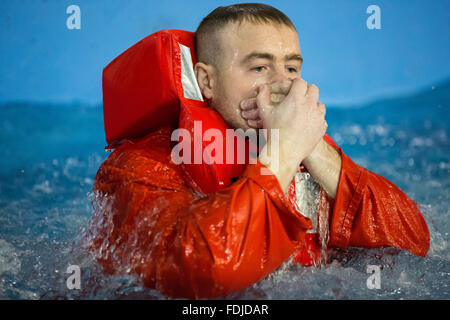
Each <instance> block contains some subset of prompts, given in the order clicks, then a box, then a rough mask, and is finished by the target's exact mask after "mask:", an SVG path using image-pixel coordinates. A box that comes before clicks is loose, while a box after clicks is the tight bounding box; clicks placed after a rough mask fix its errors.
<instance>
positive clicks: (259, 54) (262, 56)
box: [242, 52, 303, 64]
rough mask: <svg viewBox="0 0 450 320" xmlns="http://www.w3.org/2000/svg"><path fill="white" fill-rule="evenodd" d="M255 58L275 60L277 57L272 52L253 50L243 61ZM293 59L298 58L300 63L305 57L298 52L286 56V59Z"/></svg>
mask: <svg viewBox="0 0 450 320" xmlns="http://www.w3.org/2000/svg"><path fill="white" fill-rule="evenodd" d="M253 59H268V60H275V57H274V56H273V54H271V53H266V52H252V53H250V54H248V55H246V56H245V58H244V59H243V60H242V63H244V64H245V63H248V62H250V61H251V60H253ZM291 60H297V61H300V63H302V62H303V57H302V56H301V55H300V54H298V53H293V54H288V55H286V56H285V57H284V61H291Z"/></svg>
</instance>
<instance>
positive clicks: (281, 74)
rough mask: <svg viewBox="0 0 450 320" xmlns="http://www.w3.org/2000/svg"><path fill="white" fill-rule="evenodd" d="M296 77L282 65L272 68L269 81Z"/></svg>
mask: <svg viewBox="0 0 450 320" xmlns="http://www.w3.org/2000/svg"><path fill="white" fill-rule="evenodd" d="M296 78H298V75H297V74H293V73H292V72H289V71H288V70H287V69H286V68H285V67H284V66H283V67H280V68H277V69H275V70H274V72H273V74H272V77H271V79H270V82H271V83H274V82H283V81H286V80H291V81H292V80H294V79H296Z"/></svg>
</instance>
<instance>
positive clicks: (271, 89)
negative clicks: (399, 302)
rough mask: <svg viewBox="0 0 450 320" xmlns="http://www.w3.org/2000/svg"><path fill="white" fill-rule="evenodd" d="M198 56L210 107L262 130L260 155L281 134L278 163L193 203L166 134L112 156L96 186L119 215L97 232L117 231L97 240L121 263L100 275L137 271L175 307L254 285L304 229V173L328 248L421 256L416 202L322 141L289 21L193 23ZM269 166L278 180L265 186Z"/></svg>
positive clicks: (256, 168) (232, 11) (255, 18)
mask: <svg viewBox="0 0 450 320" xmlns="http://www.w3.org/2000/svg"><path fill="white" fill-rule="evenodd" d="M196 53H197V58H198V62H197V64H196V65H195V68H194V69H195V75H196V77H197V82H198V85H199V87H200V90H201V93H202V94H203V96H204V98H205V99H206V100H207V101H208V103H209V105H210V107H211V108H213V109H215V110H216V111H217V112H218V113H219V114H220V115H221V116H222V117H223V119H224V120H225V121H226V122H227V124H228V125H229V126H230V127H232V128H241V129H248V128H264V129H268V130H269V135H268V140H267V144H266V146H265V147H264V148H269V146H270V145H271V143H272V141H271V134H270V132H271V130H273V129H276V130H278V132H279V153H278V154H270V153H268V152H261V155H260V156H259V158H258V160H259V161H258V162H257V163H256V164H249V165H248V166H247V167H246V169H245V171H244V173H243V174H242V176H241V177H240V179H239V180H237V181H236V182H234V183H233V184H232V185H231V186H230V187H228V188H225V189H223V190H220V191H217V192H215V193H213V194H210V195H207V196H205V197H201V198H199V197H198V196H196V195H195V194H193V192H192V191H191V190H190V189H189V188H188V187H187V186H186V183H185V182H184V176H183V172H182V170H181V169H180V166H177V165H175V164H174V163H172V162H171V161H170V152H171V141H170V133H171V132H170V130H168V129H164V128H162V129H160V130H156V131H154V132H152V133H150V134H149V135H148V136H147V137H146V138H145V139H143V140H139V142H136V143H130V144H127V145H126V146H123V147H121V148H120V149H118V150H116V151H115V152H113V153H112V154H111V155H110V156H109V157H108V159H107V160H106V161H105V163H104V164H103V165H102V166H101V168H100V169H99V172H98V174H97V177H96V181H95V185H94V188H95V189H96V190H98V191H101V192H103V194H105V193H106V194H110V195H111V194H112V195H113V196H114V202H113V205H114V206H115V208H116V210H117V212H119V213H118V214H116V215H114V216H112V217H106V218H103V219H104V220H102V221H101V223H102V224H103V225H108V224H109V225H111V224H112V225H113V226H114V228H112V229H111V228H110V229H108V228H107V227H105V228H104V229H103V233H104V234H103V236H105V237H107V239H108V242H107V243H106V247H101V246H100V245H98V247H97V248H96V249H97V250H104V251H105V250H110V249H111V248H113V249H114V252H111V254H110V256H113V255H115V256H116V257H118V258H117V259H116V260H114V261H115V262H114V263H116V264H115V265H114V263H113V262H107V261H106V260H108V259H110V257H107V258H104V260H103V262H104V265H107V269H109V270H110V271H112V272H113V271H117V270H126V269H129V270H133V271H134V272H136V273H138V274H139V275H140V276H141V277H142V278H143V280H144V283H145V284H146V285H147V286H149V287H153V288H156V289H158V290H161V292H163V293H164V294H166V295H168V296H171V297H188V298H199V297H217V296H223V295H226V294H229V293H231V292H234V291H237V290H240V289H243V288H245V287H247V286H249V285H251V284H253V283H255V282H256V281H258V280H260V279H261V278H262V277H264V276H266V275H267V274H269V273H270V272H272V271H273V270H275V269H276V268H277V267H278V266H279V265H280V264H281V263H283V262H284V261H286V260H287V258H289V257H290V256H291V255H292V254H293V253H294V252H295V251H296V250H297V249H298V248H299V243H300V242H302V241H303V240H304V234H305V232H306V230H307V229H310V228H311V221H310V220H309V219H307V218H305V217H304V216H303V215H301V214H299V213H298V212H296V211H295V209H294V207H293V205H292V203H290V202H289V201H288V200H287V199H286V197H285V194H286V193H288V192H289V188H290V186H291V185H292V183H293V181H296V179H297V178H296V177H297V174H298V172H299V167H300V166H303V167H305V168H306V170H307V171H308V172H309V174H310V175H311V176H312V177H313V178H314V179H315V180H316V181H317V182H318V184H319V185H320V187H321V188H322V189H323V190H325V192H326V194H327V201H328V204H330V207H329V208H330V210H329V212H327V213H326V214H325V215H324V216H322V217H321V219H322V220H321V221H322V223H321V228H322V229H323V228H325V229H326V230H325V231H326V233H327V236H326V238H325V240H326V243H325V244H326V245H327V246H329V247H332V246H334V247H343V248H346V247H347V246H349V245H351V246H362V247H369V248H373V247H380V246H396V247H399V248H402V249H406V250H409V251H411V252H412V253H414V254H417V255H421V256H424V255H425V254H426V252H427V250H428V246H429V233H428V229H427V226H426V223H425V221H424V219H423V217H422V215H421V213H420V211H419V210H418V208H417V206H416V204H415V203H414V201H412V200H410V199H409V198H408V197H407V196H406V195H405V194H404V193H403V192H402V191H401V190H400V189H398V188H397V187H396V186H395V185H394V184H393V183H391V182H390V181H388V180H386V179H385V178H383V177H381V176H379V175H377V174H375V173H372V172H370V171H368V170H367V169H365V168H363V167H361V166H359V165H357V164H355V163H354V162H353V161H352V160H351V159H350V158H349V157H348V156H346V155H345V154H344V153H343V152H342V150H341V149H340V148H338V147H337V146H333V144H332V143H329V141H325V139H324V135H325V132H326V129H327V123H326V121H325V106H324V105H323V104H322V103H320V102H319V101H318V97H319V90H318V88H317V87H316V86H315V85H312V84H311V85H310V84H307V83H306V81H305V80H303V79H302V78H301V67H302V61H303V59H302V55H301V51H300V45H299V42H298V35H297V32H296V30H295V27H294V25H293V24H292V22H291V21H290V20H289V18H287V17H286V16H285V15H284V14H283V13H281V12H280V11H278V10H277V9H275V8H273V7H270V6H268V5H263V4H239V5H233V6H228V7H219V8H217V9H216V10H214V11H213V12H211V13H210V14H209V15H208V16H207V17H206V18H205V19H204V20H203V21H202V22H201V24H200V26H199V28H198V30H197V32H196ZM274 157H278V158H277V161H279V163H280V168H279V170H276V169H274V168H272V164H273V163H274ZM265 167H267V168H269V169H272V172H273V173H274V174H273V175H272V174H270V175H261V174H260V172H261V168H265ZM130 177H131V178H130ZM324 219H325V220H324ZM137 221H139V222H140V223H137ZM144 222H145V223H144ZM136 228H137V230H136ZM108 230H109V231H108ZM130 234H132V235H133V236H130ZM322 240H324V239H322ZM94 242H95V241H94ZM103 244H104V243H103ZM94 246H95V244H94ZM136 248H137V249H136ZM111 250H112V249H111ZM107 256H108V255H107ZM121 263H124V264H126V265H125V266H123V265H122V266H121V265H120V264H121Z"/></svg>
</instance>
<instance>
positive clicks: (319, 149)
mask: <svg viewBox="0 0 450 320" xmlns="http://www.w3.org/2000/svg"><path fill="white" fill-rule="evenodd" d="M324 143H325V141H324V140H323V139H320V141H319V142H318V143H317V144H316V146H315V147H314V149H313V151H312V152H311V153H310V154H309V155H308V156H306V157H305V158H304V159H303V161H302V163H303V165H305V166H306V167H307V168H308V167H309V166H311V164H312V163H313V162H314V161H315V160H317V159H318V158H320V155H321V154H322V153H323V149H324Z"/></svg>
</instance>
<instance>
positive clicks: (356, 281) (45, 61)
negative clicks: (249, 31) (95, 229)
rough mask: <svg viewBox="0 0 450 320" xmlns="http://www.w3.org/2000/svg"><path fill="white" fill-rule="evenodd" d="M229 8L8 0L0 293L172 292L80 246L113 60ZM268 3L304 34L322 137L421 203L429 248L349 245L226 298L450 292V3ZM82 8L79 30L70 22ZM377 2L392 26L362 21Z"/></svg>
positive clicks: (0, 87) (0, 32) (2, 6)
mask: <svg viewBox="0 0 450 320" xmlns="http://www.w3.org/2000/svg"><path fill="white" fill-rule="evenodd" d="M229 3H231V2H228V1H223V2H218V1H210V0H208V1H195V2H194V1H190V2H187V1H183V2H182V1H157V2H156V1H155V2H151V1H143V0H135V1H106V0H105V1H100V0H90V1H62V0H53V1H36V0H34V1H21V0H14V1H13V0H0V48H1V50H0V148H1V149H0V150H1V152H2V153H1V156H0V299H72V298H73V299H127V298H131V299H142V298H144V299H164V297H162V295H161V294H160V293H158V292H155V290H150V289H146V288H143V287H142V285H141V283H140V282H139V281H138V280H136V279H135V278H134V277H132V276H129V277H125V276H122V275H118V276H111V275H106V274H105V273H104V272H103V270H101V269H100V268H99V266H98V264H96V263H95V260H93V259H92V257H91V256H90V255H89V254H88V253H87V251H86V250H85V249H84V247H83V245H82V243H81V244H80V243H79V242H78V241H79V239H83V234H84V233H83V232H80V230H86V228H87V225H88V223H89V219H90V217H91V216H92V213H93V208H92V203H91V200H93V201H95V196H94V194H93V193H92V188H93V183H94V178H95V175H96V173H97V170H98V168H99V166H100V165H101V163H102V162H103V161H104V160H105V158H106V157H107V156H108V153H106V152H105V151H104V146H105V144H106V142H105V135H104V128H103V110H102V105H101V100H102V92H101V75H102V69H103V68H104V67H105V66H106V65H107V64H108V63H109V62H110V61H111V60H112V59H114V58H115V57H116V56H117V55H119V54H120V53H121V52H123V51H124V50H126V49H127V48H128V47H130V46H131V45H133V44H134V43H136V42H137V41H139V40H140V39H142V38H144V37H145V36H147V35H149V34H151V33H153V32H154V31H157V30H160V29H167V28H179V29H187V30H195V28H196V27H197V25H198V23H199V22H200V20H201V19H202V18H203V17H204V16H205V15H207V14H208V13H209V12H210V11H211V10H213V9H214V8H215V7H217V6H218V5H219V4H229ZM267 3H272V4H275V6H276V7H278V8H279V9H281V10H282V11H284V12H285V13H286V14H287V15H289V17H291V18H292V20H293V22H294V23H295V25H296V27H297V29H298V31H299V37H300V45H301V49H302V54H303V56H304V58H305V62H304V69H303V72H302V74H303V77H304V78H305V79H306V80H307V81H308V82H312V83H316V84H317V85H318V86H319V88H320V94H321V97H320V100H321V101H322V102H324V103H325V104H326V105H327V114H326V119H327V122H328V124H329V128H328V130H327V133H328V134H329V135H330V136H331V137H332V139H333V140H334V141H335V142H336V143H337V144H338V145H339V146H340V147H341V148H342V150H343V151H344V152H345V153H346V154H347V155H348V156H349V157H350V158H351V159H352V160H353V161H354V162H355V163H357V164H359V165H361V166H363V167H365V168H367V169H368V170H370V171H372V172H374V173H376V174H379V175H381V176H383V177H385V178H387V179H389V180H390V181H391V182H393V183H394V184H396V185H397V186H398V187H399V188H400V189H401V190H402V191H403V192H405V193H406V195H407V196H409V197H410V198H411V199H413V200H415V201H417V202H418V204H419V205H420V208H421V212H422V214H423V216H424V218H425V219H426V221H427V225H428V227H429V230H430V237H431V245H430V250H429V252H428V254H427V257H426V258H421V257H417V256H413V255H412V254H410V253H408V252H407V251H401V252H399V251H398V250H395V249H393V248H378V249H372V250H366V249H358V248H349V249H345V250H344V249H343V250H341V251H339V250H338V251H337V252H334V257H333V258H330V261H332V260H333V259H336V260H335V261H337V263H334V262H335V261H333V264H332V265H330V264H328V265H327V266H326V267H325V268H320V269H315V268H301V267H299V266H297V267H295V266H291V267H288V268H285V269H284V270H281V271H279V272H278V273H277V274H274V275H271V276H270V277H268V278H267V279H264V280H261V281H260V282H259V283H258V284H256V285H254V286H251V287H249V288H247V289H244V290H242V291H240V292H237V293H235V294H232V295H230V296H229V297H227V298H229V299H233V300H234V299H302V300H303V299H369V300H373V299H394V300H397V299H446V300H447V299H450V291H449V290H448V288H449V287H450V278H449V276H448V274H449V273H448V272H449V268H448V265H449V263H448V262H449V261H450V246H449V245H448V241H449V239H450V236H449V235H450V210H449V208H450V192H448V191H449V190H450V130H449V129H450V126H449V124H450V113H449V107H450V66H449V63H448V61H449V58H450V55H449V53H450V49H449V42H448V39H449V29H450V28H449V21H450V20H449V12H450V10H449V9H450V4H449V3H450V2H449V1H439V0H433V1H425V0H423V1H400V0H395V1H394V0H392V1H381V0H376V1H375V0H372V1H365V0H361V1H356V0H355V1H349V0H340V1H331V0H328V1H276V2H275V1H273V2H267ZM72 4H76V5H79V6H80V8H81V30H68V29H67V27H66V20H67V18H68V16H69V15H68V14H66V9H67V7H68V6H69V5H72ZM370 4H376V5H378V6H379V7H380V8H381V27H382V29H381V30H369V29H367V27H366V20H367V17H368V16H369V15H368V14H367V13H366V9H367V7H368V6H369V5H370ZM330 106H334V108H331V107H330ZM349 107H352V108H349ZM138 230H140V229H139V228H138ZM130 238H131V236H130ZM77 239H78V240H77ZM87 239H89V238H87ZM68 265H80V266H82V289H81V290H69V289H68V288H67V287H66V280H67V274H66V269H67V266H68ZM368 265H379V266H380V265H381V266H383V268H382V284H381V289H379V290H369V289H367V287H366V281H367V277H368V276H369V275H368V274H367V272H366V268H367V266H368ZM282 269H283V268H282Z"/></svg>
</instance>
